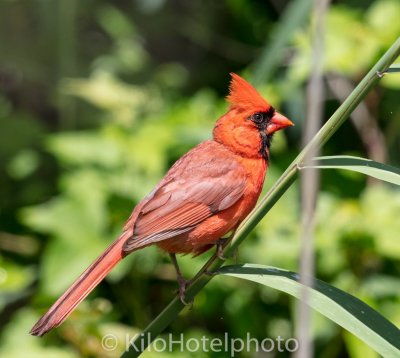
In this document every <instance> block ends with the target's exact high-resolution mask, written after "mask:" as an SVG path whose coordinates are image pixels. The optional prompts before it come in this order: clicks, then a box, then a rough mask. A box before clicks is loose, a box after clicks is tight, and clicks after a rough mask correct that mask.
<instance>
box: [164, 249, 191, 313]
mask: <svg viewBox="0 0 400 358" xmlns="http://www.w3.org/2000/svg"><path fill="white" fill-rule="evenodd" d="M169 256H170V257H171V261H172V263H173V265H174V267H175V271H176V278H177V281H178V285H179V289H178V296H179V299H180V300H181V302H182V303H183V304H184V305H185V306H188V305H192V304H193V302H189V303H188V302H186V301H185V294H186V287H187V286H188V285H189V284H190V282H191V280H186V279H185V278H184V277H183V275H182V273H181V269H180V268H179V265H178V261H177V259H176V255H175V254H169Z"/></svg>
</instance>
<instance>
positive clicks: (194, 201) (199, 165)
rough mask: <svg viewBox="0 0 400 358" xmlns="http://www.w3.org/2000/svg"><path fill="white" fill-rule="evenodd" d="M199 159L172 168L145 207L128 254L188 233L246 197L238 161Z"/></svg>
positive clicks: (130, 240) (128, 248)
mask: <svg viewBox="0 0 400 358" xmlns="http://www.w3.org/2000/svg"><path fill="white" fill-rule="evenodd" d="M192 159H193V158H192ZM196 159H200V160H197V161H196V162H195V163H193V162H192V163H185V159H184V160H183V161H182V162H180V163H178V167H177V168H175V170H174V168H171V169H173V170H172V173H171V172H170V173H169V176H168V180H166V181H165V183H164V185H161V186H159V187H158V188H157V189H156V190H155V191H154V192H153V193H152V194H151V196H150V198H149V199H148V200H147V202H146V203H145V204H144V205H143V206H142V207H141V210H140V212H139V214H138V216H137V219H136V221H135V225H134V230H133V236H132V237H131V238H130V239H128V240H127V241H126V242H125V244H124V252H125V253H128V252H131V251H133V250H135V249H137V248H138V247H143V246H147V245H149V244H152V243H155V242H158V241H161V240H165V239H168V238H171V237H174V236H177V235H179V234H182V233H185V232H188V231H190V230H192V229H193V228H194V227H195V226H196V225H198V224H199V223H201V222H202V221H204V220H205V219H207V218H209V217H210V216H212V215H215V214H217V213H218V212H220V211H222V210H224V209H227V208H229V207H230V206H232V205H233V204H235V203H236V202H237V201H238V200H239V199H240V198H241V197H242V196H243V193H244V190H245V186H246V174H245V171H244V169H243V167H242V166H241V165H240V164H239V163H238V162H237V161H236V160H235V159H234V158H230V159H229V158H226V157H225V158H222V159H218V157H215V156H214V157H213V158H211V159H208V158H206V159H205V160H201V158H196ZM186 161H187V160H186ZM174 172H175V173H174ZM174 174H176V175H174Z"/></svg>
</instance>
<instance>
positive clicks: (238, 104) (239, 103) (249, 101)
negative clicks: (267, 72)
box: [226, 73, 271, 111]
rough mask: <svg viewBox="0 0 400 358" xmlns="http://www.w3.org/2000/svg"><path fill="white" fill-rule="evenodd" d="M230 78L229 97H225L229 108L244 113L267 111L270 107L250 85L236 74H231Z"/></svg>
mask: <svg viewBox="0 0 400 358" xmlns="http://www.w3.org/2000/svg"><path fill="white" fill-rule="evenodd" d="M231 77H232V79H231V83H230V86H229V95H228V96H227V97H226V99H227V101H228V102H229V103H230V105H231V108H238V109H241V110H245V111H247V110H262V111H268V109H269V108H270V107H271V106H270V104H269V103H268V102H267V101H266V100H265V99H264V98H262V97H261V95H260V94H259V93H258V92H257V91H256V89H255V88H254V87H253V86H252V85H251V84H250V83H248V82H247V81H246V80H245V79H243V78H242V77H240V76H239V75H237V74H236V73H231Z"/></svg>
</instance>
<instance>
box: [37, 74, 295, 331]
mask: <svg viewBox="0 0 400 358" xmlns="http://www.w3.org/2000/svg"><path fill="white" fill-rule="evenodd" d="M231 76H232V80H231V84H230V93H229V95H228V97H227V100H228V102H229V103H230V107H229V110H228V112H227V113H226V114H224V115H223V116H222V117H221V118H219V119H218V121H217V123H216V124H215V127H214V131H213V139H211V140H207V141H205V142H202V143H200V144H199V145H198V146H197V147H195V148H193V149H192V150H190V151H189V152H188V153H187V154H185V155H184V156H183V157H182V158H180V159H179V160H178V161H177V162H176V163H175V164H174V165H173V166H172V167H171V169H170V170H169V171H168V173H167V174H166V175H165V177H164V178H163V179H162V180H161V181H160V183H159V184H158V185H157V186H156V187H155V189H154V190H153V191H152V192H151V193H150V194H149V195H147V196H146V197H145V198H144V199H143V200H142V201H141V202H140V203H139V204H138V205H137V206H136V207H135V209H134V210H133V212H132V214H131V216H130V217H129V219H128V221H127V223H126V225H125V226H124V232H123V233H122V235H121V236H120V237H119V238H118V239H116V240H115V241H114V242H113V243H112V244H111V245H110V246H109V247H108V248H107V249H106V250H105V251H104V253H102V254H101V255H100V256H99V257H98V258H97V259H96V260H95V261H94V262H93V263H92V264H91V265H90V266H89V267H88V268H87V269H86V271H85V272H83V273H82V275H81V276H80V277H79V278H78V279H77V280H76V281H75V282H74V283H73V284H72V286H71V287H70V288H69V289H68V290H67V291H66V292H65V293H64V294H63V295H62V296H61V297H60V298H59V299H58V300H57V301H56V302H55V303H54V304H53V306H52V307H51V308H50V309H49V311H48V312H47V313H46V314H45V315H44V316H43V317H42V318H41V319H40V320H39V321H38V322H37V323H36V324H35V326H34V327H33V328H32V330H31V332H30V333H31V334H33V335H36V336H42V335H43V334H45V333H46V332H48V331H49V330H51V329H52V328H54V327H57V326H58V325H60V324H61V323H62V322H63V321H64V320H65V319H66V318H67V317H68V315H69V314H70V313H71V312H72V310H73V309H74V308H75V307H76V306H77V305H78V304H79V303H80V302H81V301H82V300H83V299H84V298H85V297H86V296H87V295H88V294H89V293H90V292H91V291H92V290H93V289H94V288H95V287H96V286H97V285H98V284H99V283H100V281H101V280H103V278H104V277H105V276H106V275H107V274H108V273H109V272H110V271H111V269H112V268H113V267H114V266H115V265H116V264H117V263H118V262H119V261H120V260H121V259H123V258H124V257H125V256H126V255H128V254H130V253H131V252H133V251H136V250H139V249H142V248H143V247H146V246H149V245H153V244H155V245H157V246H159V247H160V248H161V249H163V250H165V251H167V252H168V253H170V254H171V257H172V260H173V263H174V265H175V267H176V269H177V274H178V282H179V284H180V291H179V292H180V297H181V299H183V295H184V289H185V287H186V285H185V284H187V282H185V280H183V278H182V276H181V274H180V271H179V268H178V266H177V263H176V258H175V254H176V253H184V254H187V253H192V254H195V255H198V254H201V253H203V252H205V251H207V250H208V249H210V248H211V247H212V246H213V245H215V244H218V242H219V239H221V238H222V237H223V236H224V235H225V234H227V233H228V232H230V231H232V230H235V229H236V228H237V227H238V225H239V224H240V222H241V221H242V220H243V219H244V218H245V217H246V216H247V215H248V214H249V212H250V211H251V210H252V209H253V208H254V206H255V204H256V202H257V200H258V197H259V195H260V193H261V190H262V187H263V183H264V177H265V173H266V170H267V168H268V163H269V148H270V145H271V139H272V135H273V134H274V132H276V131H278V130H280V129H282V128H285V127H288V126H292V125H293V123H292V122H291V121H290V120H289V119H287V118H286V117H284V116H283V115H281V114H280V113H278V112H277V111H276V110H275V109H274V108H273V107H272V106H271V105H270V104H269V103H268V102H267V101H266V100H264V99H263V98H262V97H261V96H260V94H259V93H258V92H257V91H256V90H255V89H254V87H252V86H251V85H250V84H249V83H248V82H246V81H245V80H244V79H243V78H241V77H240V76H238V75H236V74H234V73H232V74H231Z"/></svg>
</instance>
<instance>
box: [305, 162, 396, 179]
mask: <svg viewBox="0 0 400 358" xmlns="http://www.w3.org/2000/svg"><path fill="white" fill-rule="evenodd" d="M314 163H315V164H314ZM298 168H299V169H309V168H319V169H346V170H352V171H355V172H359V173H362V174H366V175H369V176H371V177H374V178H376V179H380V180H383V181H386V182H388V183H392V184H396V185H400V169H398V168H396V167H392V166H390V165H386V164H382V163H379V162H375V161H374V160H371V159H365V158H359V157H352V156H347V155H333V156H326V157H317V158H314V159H313V160H312V161H311V162H310V163H308V164H307V165H302V164H299V166H298Z"/></svg>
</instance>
